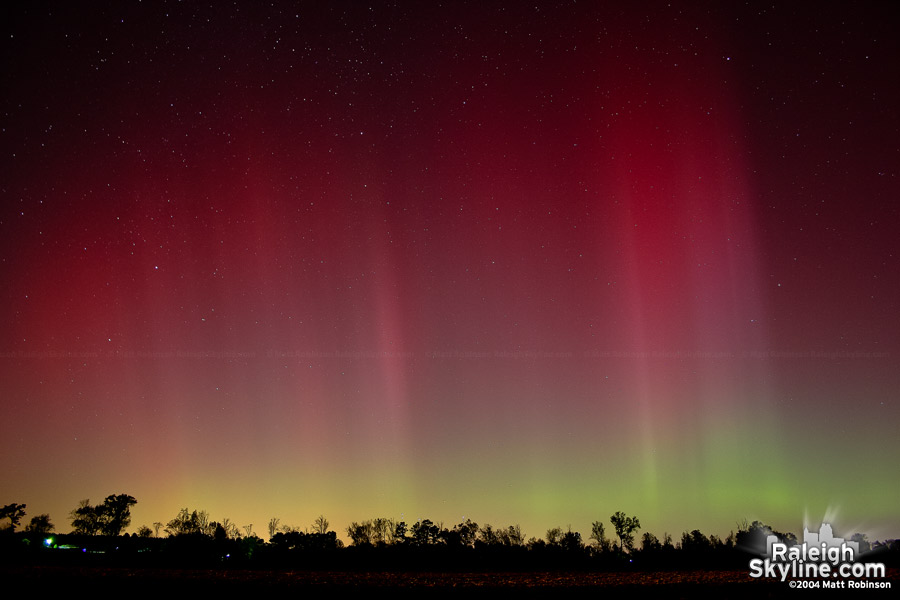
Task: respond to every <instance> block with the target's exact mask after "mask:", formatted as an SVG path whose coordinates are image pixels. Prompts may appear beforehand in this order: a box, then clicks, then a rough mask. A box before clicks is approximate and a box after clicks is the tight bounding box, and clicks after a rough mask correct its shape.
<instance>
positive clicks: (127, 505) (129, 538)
mask: <svg viewBox="0 0 900 600" xmlns="http://www.w3.org/2000/svg"><path fill="white" fill-rule="evenodd" d="M135 504H137V500H135V498H134V497H132V496H130V495H127V494H117V495H110V496H107V497H106V499H105V500H104V501H103V502H102V503H100V504H97V505H91V503H90V501H89V500H82V501H81V502H80V503H79V504H78V506H77V507H76V508H74V509H73V510H72V511H71V513H70V514H69V520H70V522H71V526H72V532H71V533H68V534H57V535H54V531H55V526H54V525H53V523H52V522H51V521H50V517H49V515H47V514H41V515H36V516H34V517H32V519H31V520H30V522H29V523H28V524H27V525H26V526H25V528H24V530H23V531H17V528H18V527H19V526H20V525H21V522H22V519H23V518H24V517H25V514H26V513H25V509H26V506H25V505H24V504H16V503H12V504H8V505H6V506H4V507H2V508H0V548H2V551H3V554H4V557H5V560H7V561H8V560H10V559H14V560H20V561H21V560H39V561H48V560H49V561H51V562H52V561H56V562H59V561H69V562H72V561H76V562H79V561H80V562H81V563H85V562H86V563H93V564H110V563H128V564H143V565H156V566H169V567H181V566H185V567H190V566H223V565H228V566H234V567H254V566H265V567H285V568H292V569H295V568H310V569H317V568H331V569H340V568H348V569H381V570H391V569H396V570H415V569H432V568H441V569H445V570H453V569H459V570H462V569H465V570H476V571H484V570H500V569H502V570H539V569H570V570H580V569H601V570H602V569H607V570H667V569H681V568H702V569H716V568H721V569H734V568H738V569H746V568H747V564H748V560H749V558H751V557H752V555H753V554H757V555H758V554H760V553H761V550H764V549H765V542H766V537H767V536H769V535H773V534H774V535H776V536H777V537H778V539H779V540H780V541H782V542H784V543H787V544H789V545H792V544H796V543H797V537H796V536H795V535H794V534H792V533H782V532H778V531H774V530H772V529H771V528H770V527H768V526H766V525H765V524H763V523H761V522H759V521H754V522H752V523H748V522H747V521H744V522H742V523H739V524H738V528H737V531H736V532H732V533H731V534H730V535H729V536H728V537H727V538H725V539H724V540H723V539H721V538H720V537H718V536H716V535H709V536H707V535H705V534H703V533H702V532H701V531H699V530H697V529H694V530H693V531H690V532H687V531H686V532H684V533H682V535H681V538H680V540H677V541H676V540H673V538H672V536H671V535H669V534H668V533H664V534H663V536H662V538H661V539H660V538H658V537H657V536H656V535H654V534H652V533H650V532H644V533H643V535H642V536H641V537H640V540H639V542H636V539H635V538H636V534H637V532H638V531H639V530H640V528H641V524H640V521H639V519H638V518H637V517H635V516H627V515H626V514H625V513H624V512H622V511H618V512H615V513H614V514H613V515H611V516H610V518H609V521H608V522H609V524H610V525H611V526H612V527H611V530H610V534H609V535H607V530H606V525H605V523H604V522H603V521H594V522H593V523H592V524H591V534H590V536H589V538H588V541H587V542H585V541H584V540H583V539H582V537H581V534H580V533H579V532H577V531H573V530H572V529H571V527H569V528H567V529H565V530H563V529H562V528H560V527H555V528H551V529H549V530H548V531H547V532H546V534H545V535H544V536H543V537H540V538H537V537H531V538H527V539H526V536H525V534H524V533H523V532H522V529H521V528H520V527H519V525H509V526H505V527H495V526H493V525H490V524H483V525H479V524H478V523H476V522H474V521H472V520H471V519H466V520H464V521H462V522H460V523H458V524H456V525H453V526H452V527H445V526H444V525H443V524H442V523H435V522H433V521H431V520H430V519H421V520H418V521H416V522H415V523H412V524H411V525H410V524H407V523H406V522H405V521H402V520H395V519H391V518H375V519H370V520H366V521H361V522H352V523H350V525H348V526H347V527H346V529H345V532H346V534H347V537H348V538H349V540H350V544H349V545H346V546H345V544H344V543H343V542H342V540H341V539H339V537H338V535H337V533H336V532H335V531H334V530H332V529H331V528H330V523H329V522H328V520H327V519H326V518H325V517H324V516H323V515H320V516H319V517H317V518H316V519H315V520H314V521H313V523H312V524H311V526H310V527H308V528H305V529H304V530H300V529H299V528H297V527H292V526H288V525H283V524H282V523H281V521H280V519H278V518H273V519H271V520H270V521H269V523H268V524H267V529H268V533H269V538H268V541H265V540H263V539H262V538H260V537H259V536H258V535H256V533H254V531H253V526H252V525H246V526H244V527H238V526H237V524H235V523H234V522H233V521H231V520H230V519H222V520H221V521H213V520H211V519H210V518H209V514H208V513H207V512H206V511H197V510H189V509H187V508H183V509H181V510H180V511H179V513H178V514H177V515H176V516H175V517H174V518H172V519H171V520H170V521H168V522H167V523H162V522H155V523H153V524H152V528H151V527H150V526H147V525H142V526H140V527H139V528H138V530H137V533H135V534H131V535H129V534H124V535H122V531H123V530H124V529H126V528H127V527H129V525H130V524H131V508H132V507H133V506H134V505H135ZM613 536H614V537H613ZM851 539H852V540H854V541H857V542H859V543H860V549H861V551H862V552H868V551H869V550H876V551H877V552H872V553H870V555H872V556H877V561H878V562H888V563H891V564H892V565H896V564H897V563H898V556H900V542H898V540H888V541H886V542H875V543H874V544H870V543H869V541H868V540H867V539H866V536H865V535H863V534H855V535H854V536H853V537H852V538H851ZM861 560H865V557H863V558H862V559H861ZM873 560H875V559H873Z"/></svg>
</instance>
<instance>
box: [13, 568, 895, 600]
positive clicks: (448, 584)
mask: <svg viewBox="0 0 900 600" xmlns="http://www.w3.org/2000/svg"><path fill="white" fill-rule="evenodd" d="M0 577H2V578H3V580H4V581H6V582H7V583H9V582H12V581H19V582H22V583H24V584H26V585H28V586H29V589H40V590H42V591H43V592H47V591H50V590H54V591H61V592H73V591H77V590H79V589H81V590H89V591H91V592H94V593H98V592H118V593H122V592H131V591H140V592H144V593H146V592H150V593H160V594H170V593H172V592H173V591H177V593H179V594H183V593H185V592H205V593H210V592H213V593H215V592H218V591H224V590H226V589H227V590H228V591H251V590H252V591H254V592H263V593H265V592H300V591H302V592H304V595H308V594H309V593H312V594H313V595H315V593H316V592H322V593H326V592H328V593H331V592H333V591H335V590H339V589H344V590H350V589H355V590H360V591H361V590H377V589H380V590H383V591H390V592H392V595H397V594H398V593H400V594H402V593H403V592H409V593H411V594H417V595H418V594H421V593H423V592H441V593H450V594H453V593H460V594H465V595H467V596H468V595H472V594H475V595H477V594H479V593H485V594H488V593H489V594H495V593H497V592H501V591H510V592H515V593H516V595H517V596H521V595H526V596H535V595H539V596H543V595H547V596H549V595H550V594H552V595H554V596H558V595H559V594H560V593H565V594H566V595H568V596H572V595H577V596H579V597H585V596H586V595H588V594H589V595H591V597H597V598H619V597H635V595H636V594H638V593H641V592H643V593H646V592H649V593H650V594H652V596H653V597H661V598H696V597H698V596H705V597H707V596H708V597H717V598H736V597H737V598H773V597H781V596H787V595H791V596H795V595H796V594H798V593H800V594H806V593H817V594H821V593H823V592H827V591H832V590H823V589H807V590H799V589H792V588H790V587H789V585H788V583H782V582H780V581H773V580H765V579H763V580H758V579H753V578H751V577H750V576H749V575H748V573H747V571H678V572H651V573H560V572H552V573H551V572H537V573H437V572H431V573H429V572H423V573H393V572H360V571H350V572H346V571H263V570H182V569H127V568H118V569H116V568H78V567H47V566H40V567H38V566H29V567H7V568H2V569H0ZM887 579H888V580H889V581H891V582H892V584H893V585H894V586H895V589H892V590H833V591H835V592H841V591H842V592H843V593H848V592H849V593H853V592H863V591H869V592H872V591H875V592H878V591H883V592H886V593H887V594H893V593H896V584H897V583H898V581H900V574H898V573H897V571H896V570H891V571H890V572H889V573H888V578H887Z"/></svg>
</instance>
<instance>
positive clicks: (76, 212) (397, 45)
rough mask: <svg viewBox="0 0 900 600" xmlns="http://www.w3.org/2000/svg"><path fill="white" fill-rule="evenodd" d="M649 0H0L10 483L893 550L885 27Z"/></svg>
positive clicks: (893, 118)
mask: <svg viewBox="0 0 900 600" xmlns="http://www.w3.org/2000/svg"><path fill="white" fill-rule="evenodd" d="M639 4H640V6H636V7H626V6H625V5H624V4H623V3H612V2H609V3H604V2H557V3H546V2H535V3H518V2H507V3H490V2H487V3H463V2H460V3H457V2H451V3H446V4H442V5H438V4H436V3H372V4H371V5H369V4H364V3H355V2H347V3H344V2H319V3H317V2H302V3H288V2H274V3H265V4H264V3H255V2H238V3H236V5H235V4H231V3H229V4H225V3H214V4H213V6H212V7H210V6H207V5H205V4H200V3H194V2H134V1H129V2H116V3H97V4H89V5H83V4H81V3H27V4H20V5H16V6H11V7H7V8H4V9H3V11H4V17H3V18H2V19H0V22H2V27H3V37H2V44H3V51H2V56H3V69H2V103H3V110H2V113H0V119H2V132H0V140H2V141H0V148H2V156H3V159H2V167H0V168H2V178H0V181H2V184H0V282H2V286H0V303H2V310H0V386H2V387H0V394H2V407H3V413H4V414H3V419H2V424H0V456H2V458H3V464H4V478H3V486H2V488H3V496H4V497H3V498H0V503H8V502H22V503H26V504H27V505H28V514H29V517H30V516H31V515H34V514H38V513H50V515H51V518H52V519H53V522H54V523H55V524H56V526H57V529H58V530H60V531H68V529H69V527H68V525H69V523H68V519H67V516H68V513H69V511H70V510H71V509H73V508H75V506H76V505H77V503H78V501H79V500H81V499H83V498H90V499H91V500H92V501H94V502H99V501H101V500H102V499H103V497H105V496H107V495H109V494H119V493H127V494H130V495H132V496H134V497H135V498H136V499H137V500H138V504H137V505H136V506H135V507H134V509H133V511H132V514H133V527H132V530H133V529H136V527H137V526H139V525H141V524H149V523H152V522H154V521H162V522H165V521H167V520H169V519H171V518H172V517H174V516H175V515H176V513H177V512H178V510H179V509H180V508H181V507H183V506H187V507H190V508H193V509H204V510H207V511H209V513H210V516H211V517H212V518H213V519H222V518H224V517H228V518H230V519H231V520H233V521H235V522H237V523H239V524H240V525H245V524H251V523H252V524H253V529H254V531H256V532H257V533H259V534H261V535H264V534H265V523H266V522H267V521H268V520H269V519H270V518H271V517H278V518H280V519H281V521H282V522H283V523H285V524H296V525H298V526H300V527H305V526H308V524H309V523H311V522H312V520H313V519H314V518H315V517H316V516H318V515H319V514H325V515H326V516H327V517H328V519H329V520H330V521H331V523H332V525H333V526H334V527H335V528H336V529H337V530H338V531H341V528H343V527H345V526H346V525H347V524H348V523H349V522H350V521H353V520H362V519H369V518H373V517H376V516H386V517H394V518H403V519H405V520H406V521H407V522H414V521H416V520H417V519H419V518H430V519H432V520H434V521H443V522H444V523H445V525H448V526H452V524H455V523H458V522H460V521H462V520H463V519H464V518H466V517H468V518H471V519H473V520H475V521H477V522H478V523H493V524H496V525H506V524H512V523H519V524H520V525H521V526H522V528H523V530H524V531H525V533H526V535H527V536H529V537H530V536H536V537H541V536H542V535H543V533H544V532H545V531H546V530H547V529H548V528H550V527H556V526H563V527H565V526H567V525H571V526H572V528H573V529H576V530H579V531H581V532H582V534H583V535H586V534H587V533H588V532H589V531H590V523H591V521H593V520H603V521H607V520H608V517H609V515H611V514H612V513H613V512H615V511H617V510H623V511H625V512H627V513H628V514H634V515H637V516H638V517H639V518H640V521H641V524H642V526H643V527H642V529H641V532H643V531H651V532H654V533H656V534H657V535H661V534H662V533H663V532H666V531H667V532H669V533H670V534H674V535H680V533H681V532H682V531H685V530H687V531H690V530H692V529H701V530H702V531H703V532H704V533H707V534H711V533H715V534H718V535H721V536H723V537H724V536H725V535H727V534H728V532H729V531H731V530H733V529H735V528H736V523H737V521H739V520H741V519H744V518H746V519H748V520H751V521H752V520H754V519H759V520H762V521H764V522H767V523H769V524H771V525H773V526H774V527H776V528H778V529H780V530H782V531H793V532H798V531H800V530H801V529H802V526H803V519H804V515H806V518H808V519H809V521H810V522H811V523H813V524H814V525H815V526H817V525H818V522H819V521H820V520H821V519H822V518H824V517H826V513H827V514H828V518H829V519H832V520H833V521H834V524H835V530H836V532H838V533H841V534H847V535H849V534H850V533H852V532H854V531H863V532H867V533H868V534H869V539H879V538H880V539H884V538H886V537H897V536H898V535H900V512H898V506H900V466H898V465H900V437H898V435H897V432H898V424H900V405H898V390H900V360H898V358H900V319H898V316H897V315H898V314H900V264H898V263H900V260H898V252H900V248H898V246H900V242H898V239H900V238H898V234H897V230H898V225H900V210H898V204H897V200H898V198H900V194H898V191H900V190H898V170H897V168H898V164H900V161H898V159H900V155H898V154H900V152H898V140H900V136H898V125H900V122H898V112H897V107H898V106H900V85H898V83H897V82H898V77H897V65H898V64H900V62H898V59H900V48H898V38H897V35H896V31H897V26H898V18H897V16H898V15H897V12H896V9H895V8H894V7H891V6H890V3H879V2H873V3H866V2H863V3H857V4H854V5H853V6H852V7H850V6H849V5H844V4H828V5H820V4H818V3H796V2H792V3H784V2H776V3H774V6H773V3H750V4H749V5H740V6H732V4H734V3H713V2H710V3H688V5H685V6H679V3H672V5H669V4H666V3H655V2H654V3H639ZM851 530H852V531H851Z"/></svg>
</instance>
